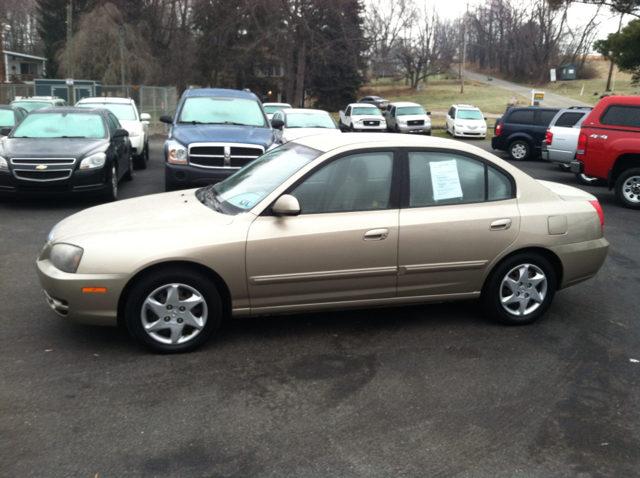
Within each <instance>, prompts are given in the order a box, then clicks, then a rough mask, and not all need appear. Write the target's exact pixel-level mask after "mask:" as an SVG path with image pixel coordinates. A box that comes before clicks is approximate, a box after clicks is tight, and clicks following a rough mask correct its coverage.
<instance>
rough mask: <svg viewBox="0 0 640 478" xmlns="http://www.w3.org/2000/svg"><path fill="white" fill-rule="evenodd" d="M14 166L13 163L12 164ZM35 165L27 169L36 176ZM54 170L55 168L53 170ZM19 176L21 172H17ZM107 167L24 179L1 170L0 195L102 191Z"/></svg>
mask: <svg viewBox="0 0 640 478" xmlns="http://www.w3.org/2000/svg"><path fill="white" fill-rule="evenodd" d="M12 168H13V165H12ZM34 169H35V167H33V168H29V171H26V170H25V173H28V174H29V176H31V177H34V174H35V173H32V171H31V170H34ZM52 172H54V170H52ZM17 174H18V176H19V175H20V174H21V173H17ZM106 176H107V168H104V167H102V168H98V169H87V170H75V171H72V172H71V175H70V177H68V178H66V179H53V180H49V179H48V178H43V179H37V178H35V179H23V178H21V177H16V173H15V172H14V171H13V169H11V170H8V171H7V170H3V171H0V195H2V196H16V195H20V196H23V195H24V196H26V195H34V196H35V195H51V196H58V195H60V196H64V195H69V194H76V193H92V192H93V193H95V192H102V191H104V190H105V188H106V187H107V181H106Z"/></svg>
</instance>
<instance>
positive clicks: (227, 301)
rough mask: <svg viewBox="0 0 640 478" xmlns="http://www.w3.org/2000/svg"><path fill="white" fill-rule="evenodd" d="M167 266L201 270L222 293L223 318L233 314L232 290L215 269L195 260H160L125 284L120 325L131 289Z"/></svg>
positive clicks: (119, 314) (120, 304) (119, 316)
mask: <svg viewBox="0 0 640 478" xmlns="http://www.w3.org/2000/svg"><path fill="white" fill-rule="evenodd" d="M166 267H176V268H183V269H187V270H191V271H194V272H199V273H200V274H203V275H204V276H206V277H207V279H209V280H210V281H211V282H212V283H213V284H214V285H215V286H216V288H217V289H218V294H219V295H220V300H221V301H222V314H223V319H224V318H225V317H230V316H231V292H230V291H229V287H228V286H227V284H226V282H225V281H224V279H223V278H222V277H221V276H220V275H219V274H218V273H217V272H215V271H214V270H212V269H210V268H208V267H206V266H203V265H202V264H198V263H195V262H189V261H168V262H160V263H157V264H153V265H151V266H149V267H146V268H145V269H142V270H140V271H138V273H137V274H136V275H134V276H133V277H132V278H131V279H129V282H127V285H125V287H124V289H123V290H122V293H121V294H120V299H119V300H118V325H119V326H122V325H124V316H125V308H126V304H127V300H128V299H129V295H130V294H131V289H132V288H133V286H134V285H135V284H136V282H138V281H139V280H140V279H141V278H142V277H146V276H148V275H152V274H153V273H154V272H155V271H158V270H161V269H164V268H166Z"/></svg>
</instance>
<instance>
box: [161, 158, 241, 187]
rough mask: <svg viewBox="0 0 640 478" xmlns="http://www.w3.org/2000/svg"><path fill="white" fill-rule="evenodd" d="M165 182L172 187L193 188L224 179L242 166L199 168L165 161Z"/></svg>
mask: <svg viewBox="0 0 640 478" xmlns="http://www.w3.org/2000/svg"><path fill="white" fill-rule="evenodd" d="M164 166H165V167H164V177H165V182H166V185H167V186H168V187H170V188H171V189H191V188H198V187H202V186H208V185H209V184H216V183H219V182H221V181H224V180H225V179H227V178H228V177H229V176H231V175H232V174H234V173H235V172H236V171H238V170H240V168H199V167H197V166H192V165H190V164H187V165H175V164H171V163H167V162H165V165H164Z"/></svg>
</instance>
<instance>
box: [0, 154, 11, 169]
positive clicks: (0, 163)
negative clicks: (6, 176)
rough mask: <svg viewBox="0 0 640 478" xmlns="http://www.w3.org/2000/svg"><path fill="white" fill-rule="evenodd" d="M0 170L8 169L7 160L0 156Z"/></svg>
mask: <svg viewBox="0 0 640 478" xmlns="http://www.w3.org/2000/svg"><path fill="white" fill-rule="evenodd" d="M0 169H9V164H8V163H7V160H6V159H4V158H3V157H2V156H0Z"/></svg>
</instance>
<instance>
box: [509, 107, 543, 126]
mask: <svg viewBox="0 0 640 478" xmlns="http://www.w3.org/2000/svg"><path fill="white" fill-rule="evenodd" d="M535 114H536V113H535V111H533V110H520V111H514V112H513V113H511V115H509V119H508V121H505V122H506V123H514V124H533V118H534V117H535Z"/></svg>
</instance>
